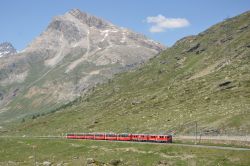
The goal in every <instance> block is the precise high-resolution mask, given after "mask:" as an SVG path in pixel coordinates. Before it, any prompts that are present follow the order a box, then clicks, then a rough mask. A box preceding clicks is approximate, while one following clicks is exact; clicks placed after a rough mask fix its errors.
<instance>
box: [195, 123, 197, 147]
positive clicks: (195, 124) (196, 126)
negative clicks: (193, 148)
mask: <svg viewBox="0 0 250 166" xmlns="http://www.w3.org/2000/svg"><path fill="white" fill-rule="evenodd" d="M196 144H197V121H195V145H196Z"/></svg>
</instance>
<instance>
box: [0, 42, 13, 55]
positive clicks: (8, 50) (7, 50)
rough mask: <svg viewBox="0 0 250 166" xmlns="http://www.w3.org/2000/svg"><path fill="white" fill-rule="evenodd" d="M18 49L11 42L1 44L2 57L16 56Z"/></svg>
mask: <svg viewBox="0 0 250 166" xmlns="http://www.w3.org/2000/svg"><path fill="white" fill-rule="evenodd" d="M15 53H16V49H15V48H14V47H13V45H12V44H11V43H9V42H4V43H0V57H2V56H8V55H11V54H15Z"/></svg>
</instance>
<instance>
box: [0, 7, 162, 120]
mask: <svg viewBox="0 0 250 166" xmlns="http://www.w3.org/2000/svg"><path fill="white" fill-rule="evenodd" d="M163 49H165V47H164V46H163V45H161V44H159V43H157V42H154V41H152V40H150V39H147V38H146V37H145V36H143V35H141V34H138V33H135V32H133V31H131V30H128V29H126V28H120V27H118V26H115V25H113V24H112V23H110V22H108V21H105V20H103V19H100V18H97V17H95V16H92V15H89V14H87V13H84V12H81V11H80V10H78V9H73V10H71V11H69V12H67V13H65V14H64V15H61V16H57V17H54V18H53V20H52V21H51V23H50V24H49V25H48V27H47V28H46V30H45V31H44V32H42V33H41V35H40V36H38V37H37V38H36V39H35V40H34V41H32V42H31V43H30V44H29V45H28V46H27V48H25V49H24V50H23V51H21V52H20V53H18V54H15V55H14V56H11V57H6V58H4V59H1V62H0V99H1V100H0V105H1V110H0V112H1V116H0V120H1V123H4V122H7V121H11V120H15V119H18V118H22V117H24V116H26V115H33V114H34V113H44V112H48V111H50V110H52V109H55V108H57V107H59V106H60V105H62V104H65V103H68V102H69V101H72V100H74V99H75V98H76V97H78V96H80V95H82V94H85V93H86V92H88V91H89V90H90V89H91V88H93V87H94V86H96V84H98V83H102V82H105V81H108V79H110V78H112V76H113V75H114V74H116V73H119V72H122V71H127V70H129V69H133V68H135V67H136V66H138V65H141V64H143V63H144V62H145V61H147V60H149V59H150V58H152V57H154V56H155V55H156V54H157V53H158V52H160V51H162V50H163Z"/></svg>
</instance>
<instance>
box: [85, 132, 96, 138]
mask: <svg viewBox="0 0 250 166" xmlns="http://www.w3.org/2000/svg"><path fill="white" fill-rule="evenodd" d="M84 135H85V139H94V134H91V133H87V134H84Z"/></svg>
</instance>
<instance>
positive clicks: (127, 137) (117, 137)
mask: <svg viewBox="0 0 250 166" xmlns="http://www.w3.org/2000/svg"><path fill="white" fill-rule="evenodd" d="M66 138H67V139H87V140H107V141H136V142H158V143H171V142H172V136H171V135H156V134H127V133H124V134H114V133H71V134H67V135H66Z"/></svg>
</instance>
